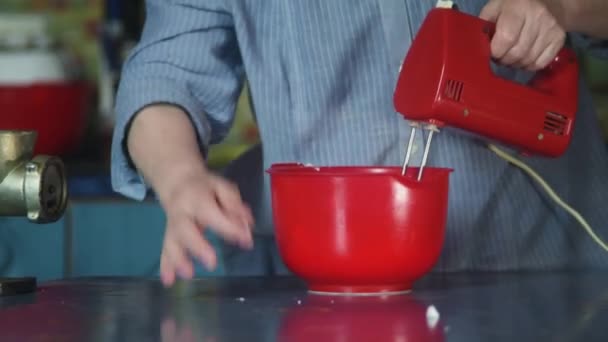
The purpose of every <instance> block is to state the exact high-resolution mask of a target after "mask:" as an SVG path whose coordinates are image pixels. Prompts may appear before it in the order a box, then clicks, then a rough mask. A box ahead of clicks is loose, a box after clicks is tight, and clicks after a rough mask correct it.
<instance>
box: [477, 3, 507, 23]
mask: <svg viewBox="0 0 608 342" xmlns="http://www.w3.org/2000/svg"><path fill="white" fill-rule="evenodd" d="M501 3H502V1H500V0H490V1H488V3H487V4H486V5H485V6H484V7H483V8H482V9H481V12H480V13H479V18H480V19H483V20H486V21H491V22H496V19H497V18H498V14H499V13H500V7H501V6H500V5H501Z"/></svg>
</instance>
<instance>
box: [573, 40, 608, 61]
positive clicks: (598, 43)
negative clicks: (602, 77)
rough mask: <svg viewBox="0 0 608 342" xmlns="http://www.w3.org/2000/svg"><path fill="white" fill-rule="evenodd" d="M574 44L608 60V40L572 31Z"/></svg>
mask: <svg viewBox="0 0 608 342" xmlns="http://www.w3.org/2000/svg"><path fill="white" fill-rule="evenodd" d="M569 36H570V40H571V42H572V44H573V45H574V46H575V47H577V48H580V49H582V50H584V51H586V52H588V53H589V54H590V55H592V56H594V57H597V58H601V59H607V60H608V40H605V39H596V38H593V37H589V36H587V35H585V34H580V33H572V34H570V35H569Z"/></svg>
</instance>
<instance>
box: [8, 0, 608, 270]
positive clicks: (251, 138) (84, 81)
mask: <svg viewBox="0 0 608 342" xmlns="http://www.w3.org/2000/svg"><path fill="white" fill-rule="evenodd" d="M143 20H144V0H124V1H121V0H1V1H0V108H2V112H1V114H0V115H1V116H0V118H2V121H1V123H0V125H1V126H2V127H1V128H4V129H6V128H12V129H35V130H37V131H38V134H39V138H38V145H37V147H36V152H37V153H44V154H53V155H59V156H61V157H62V158H63V159H64V161H65V162H66V164H67V167H68V173H69V191H70V196H71V202H70V206H69V209H68V212H67V213H66V216H65V217H64V218H63V219H62V220H61V221H60V222H57V223H55V224H51V225H48V226H36V225H33V224H30V223H28V222H27V220H26V219H19V218H0V277H1V276H27V275H34V276H37V277H39V278H40V279H41V280H47V279H55V278H61V277H69V276H86V275H140V276H144V275H156V274H157V273H156V272H157V270H158V253H159V251H160V247H161V241H162V231H163V225H164V215H163V213H162V210H161V209H160V208H159V207H158V205H157V204H156V203H154V202H153V201H145V202H143V203H136V202H134V201H130V200H126V199H124V198H121V197H119V196H117V195H116V194H114V193H112V190H111V186H110V175H109V162H110V140H111V133H112V126H113V112H112V107H113V100H114V92H115V89H116V86H117V83H118V81H119V71H120V68H121V63H122V61H123V59H124V58H125V56H126V54H127V53H128V52H129V50H130V48H131V47H132V46H133V45H134V44H135V43H136V42H137V40H138V38H139V33H140V29H141V27H142V24H143ZM581 57H582V62H583V63H582V67H583V71H584V72H585V74H586V76H587V79H588V81H589V84H590V86H591V87H592V89H593V91H594V96H595V100H596V103H597V106H598V110H599V115H600V119H601V121H602V126H603V130H604V132H605V134H606V137H608V63H607V62H604V61H599V60H597V59H594V58H592V57H590V56H586V55H581ZM248 104H249V102H248V93H247V88H246V87H245V89H243V94H242V96H241V99H240V101H239V106H238V108H237V118H236V121H235V125H234V127H233V129H232V130H231V132H230V133H229V135H228V137H227V138H226V140H225V141H224V142H223V143H222V144H219V145H216V146H214V147H212V149H211V152H210V165H211V166H212V167H213V168H215V169H221V168H223V167H224V166H226V165H227V164H228V163H229V162H230V161H232V160H233V159H234V158H236V157H237V156H239V155H240V154H241V153H243V152H244V151H246V150H247V149H249V148H251V147H252V146H253V145H255V144H257V143H258V135H257V130H256V126H255V123H254V121H253V117H252V113H251V109H250V107H249V105H248ZM607 141H608V139H607ZM607 157H608V156H607ZM198 274H199V275H201V276H202V275H209V276H214V275H221V274H222V265H221V262H220V267H219V269H218V270H217V271H215V272H213V273H207V272H204V271H203V270H201V269H199V270H198Z"/></svg>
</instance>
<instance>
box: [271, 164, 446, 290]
mask: <svg viewBox="0 0 608 342" xmlns="http://www.w3.org/2000/svg"><path fill="white" fill-rule="evenodd" d="M451 171H452V170H451V169H447V168H432V167H427V168H425V169H424V174H423V178H422V180H421V181H420V182H419V181H417V180H416V177H415V176H416V174H417V172H418V169H417V168H414V167H411V168H409V169H408V173H407V174H406V175H405V176H402V175H401V169H400V168H396V167H348V166H347V167H318V168H317V167H308V166H304V165H301V164H275V165H273V166H271V168H270V169H268V170H267V172H268V173H269V174H270V180H271V194H272V209H273V220H274V225H275V235H276V239H277V244H278V248H279V252H280V253H281V256H282V258H283V260H284V262H285V265H286V266H287V267H288V268H289V269H290V270H291V271H292V272H293V273H294V274H295V275H297V276H299V277H300V278H302V279H303V280H304V281H305V282H306V283H307V284H308V287H309V290H310V291H315V292H334V293H378V292H402V291H408V290H410V289H411V287H412V284H413V283H414V281H416V280H418V279H419V278H421V277H422V276H424V275H425V274H426V273H428V272H429V271H430V270H431V269H432V267H433V266H434V264H435V263H436V262H437V260H438V258H439V256H440V253H441V249H442V247H443V242H444V236H445V224H446V219H447V208H448V186H449V176H450V173H451Z"/></svg>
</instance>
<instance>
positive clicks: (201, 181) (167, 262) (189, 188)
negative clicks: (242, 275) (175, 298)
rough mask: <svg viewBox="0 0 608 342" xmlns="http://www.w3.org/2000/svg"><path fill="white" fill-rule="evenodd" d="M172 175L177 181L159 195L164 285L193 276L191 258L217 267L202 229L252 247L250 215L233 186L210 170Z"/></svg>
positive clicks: (243, 246)
mask: <svg viewBox="0 0 608 342" xmlns="http://www.w3.org/2000/svg"><path fill="white" fill-rule="evenodd" d="M175 176H176V177H177V179H179V181H178V182H173V183H172V184H173V186H172V188H169V189H168V190H166V191H167V192H166V193H163V194H160V197H161V203H162V205H163V208H164V210H165V213H166V215H167V227H166V230H165V238H164V242H163V249H162V253H161V263H160V272H161V280H162V282H163V284H164V285H165V286H170V285H172V284H173V282H174V281H175V277H176V276H180V277H181V278H183V279H190V278H192V276H193V273H194V267H193V264H192V262H191V258H192V257H193V258H194V259H196V260H198V261H200V262H201V263H202V264H203V265H205V266H206V267H207V268H208V269H213V268H215V267H216V263H217V257H216V254H215V251H214V249H213V247H212V246H211V244H210V243H209V242H208V241H207V240H206V239H205V238H204V236H203V234H202V232H203V231H204V230H205V229H210V230H212V231H214V232H215V233H216V234H217V235H218V236H220V237H221V238H223V239H224V240H225V241H228V242H231V243H234V244H236V245H239V246H240V247H242V248H244V249H249V248H251V247H253V239H252V233H251V226H252V225H253V216H252V214H251V211H250V209H249V208H248V207H247V206H246V205H245V204H244V203H243V202H242V200H241V197H240V193H239V190H238V188H237V187H236V186H235V185H233V184H232V183H230V182H228V181H227V180H225V179H223V178H221V177H219V176H217V175H214V174H212V173H210V172H209V171H197V172H193V173H191V174H189V175H177V174H176V175H175ZM165 189H167V188H165Z"/></svg>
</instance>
